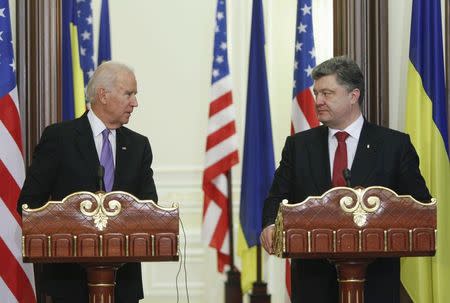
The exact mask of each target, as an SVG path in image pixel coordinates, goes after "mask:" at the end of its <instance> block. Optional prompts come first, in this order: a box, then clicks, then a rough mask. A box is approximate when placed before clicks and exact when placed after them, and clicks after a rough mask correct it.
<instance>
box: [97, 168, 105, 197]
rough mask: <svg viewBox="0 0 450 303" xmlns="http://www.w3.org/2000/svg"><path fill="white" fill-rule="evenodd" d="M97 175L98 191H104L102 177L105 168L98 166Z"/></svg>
mask: <svg viewBox="0 0 450 303" xmlns="http://www.w3.org/2000/svg"><path fill="white" fill-rule="evenodd" d="M97 175H98V190H99V191H105V188H104V187H105V186H104V185H103V177H104V175H105V168H104V167H103V166H102V165H99V166H98V169H97Z"/></svg>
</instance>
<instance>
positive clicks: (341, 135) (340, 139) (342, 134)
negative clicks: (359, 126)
mask: <svg viewBox="0 0 450 303" xmlns="http://www.w3.org/2000/svg"><path fill="white" fill-rule="evenodd" d="M335 136H336V139H337V140H338V142H340V143H342V142H345V140H346V139H347V137H348V136H349V134H348V133H347V132H337V133H336V134H335Z"/></svg>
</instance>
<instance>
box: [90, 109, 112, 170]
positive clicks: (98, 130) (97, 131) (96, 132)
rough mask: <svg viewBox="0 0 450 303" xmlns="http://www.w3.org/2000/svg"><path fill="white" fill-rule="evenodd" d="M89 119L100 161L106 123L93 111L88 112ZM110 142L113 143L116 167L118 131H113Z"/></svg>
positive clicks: (109, 137) (110, 134)
mask: <svg viewBox="0 0 450 303" xmlns="http://www.w3.org/2000/svg"><path fill="white" fill-rule="evenodd" d="M87 117H88V120H89V124H90V125H91V129H92V135H93V136H94V142H95V149H96V150H97V155H98V159H99V160H100V156H101V154H102V146H103V135H102V131H103V130H104V129H105V128H106V126H105V123H103V122H102V120H100V119H99V118H98V117H97V116H96V115H95V113H94V111H93V110H90V111H88V113H87ZM108 139H109V142H110V143H111V148H112V154H113V161H114V166H116V130H115V129H111V130H110V133H109V136H108Z"/></svg>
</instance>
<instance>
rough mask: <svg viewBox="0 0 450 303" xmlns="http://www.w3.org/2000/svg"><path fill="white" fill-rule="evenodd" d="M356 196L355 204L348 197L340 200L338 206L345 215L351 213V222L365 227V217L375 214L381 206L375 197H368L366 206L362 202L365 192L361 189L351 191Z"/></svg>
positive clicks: (378, 199)
mask: <svg viewBox="0 0 450 303" xmlns="http://www.w3.org/2000/svg"><path fill="white" fill-rule="evenodd" d="M353 192H354V193H355V194H356V197H357V200H356V202H355V201H354V200H353V198H352V197H350V196H345V197H343V198H341V200H340V201H339V204H340V206H341V209H342V210H343V211H344V212H346V213H353V222H355V224H356V225H358V226H359V227H362V226H364V225H366V223H367V215H368V214H370V213H375V212H376V211H377V210H378V209H379V208H380V205H381V201H380V198H378V197H376V196H370V197H369V198H367V204H366V203H365V202H364V201H363V196H364V193H365V191H363V190H362V189H356V190H353Z"/></svg>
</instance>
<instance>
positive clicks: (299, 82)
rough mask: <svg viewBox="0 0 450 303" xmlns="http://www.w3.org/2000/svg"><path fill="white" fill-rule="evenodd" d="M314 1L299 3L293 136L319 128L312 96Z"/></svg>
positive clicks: (314, 59) (304, 0) (314, 58)
mask: <svg viewBox="0 0 450 303" xmlns="http://www.w3.org/2000/svg"><path fill="white" fill-rule="evenodd" d="M311 2H312V0H298V5H297V24H296V35H295V62H294V85H293V86H294V90H293V100H292V114H291V115H292V116H291V122H292V124H291V126H292V127H291V130H292V133H298V132H300V131H304V130H307V129H309V128H312V127H316V126H318V125H319V120H317V115H316V112H315V106H314V96H313V93H312V86H313V83H314V81H313V79H312V77H311V72H312V70H313V68H314V67H315V66H316V55H315V49H314V36H313V23H312V4H311Z"/></svg>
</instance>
